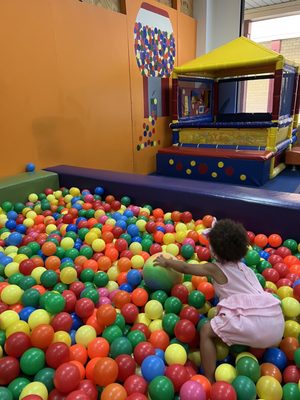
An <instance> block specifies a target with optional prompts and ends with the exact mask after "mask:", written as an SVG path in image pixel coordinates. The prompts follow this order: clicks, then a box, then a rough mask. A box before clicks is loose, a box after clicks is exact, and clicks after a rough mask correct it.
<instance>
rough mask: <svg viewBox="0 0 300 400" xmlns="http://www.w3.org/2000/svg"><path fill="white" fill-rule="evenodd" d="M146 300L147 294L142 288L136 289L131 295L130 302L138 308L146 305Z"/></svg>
mask: <svg viewBox="0 0 300 400" xmlns="http://www.w3.org/2000/svg"><path fill="white" fill-rule="evenodd" d="M148 298H149V295H148V292H147V290H145V289H143V288H136V289H134V290H133V292H132V293H131V301H132V303H133V304H135V305H136V306H138V307H143V306H144V305H145V304H146V303H147V301H148Z"/></svg>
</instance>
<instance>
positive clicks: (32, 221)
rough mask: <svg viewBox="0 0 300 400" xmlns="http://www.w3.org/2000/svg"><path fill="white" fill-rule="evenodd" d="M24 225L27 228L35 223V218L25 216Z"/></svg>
mask: <svg viewBox="0 0 300 400" xmlns="http://www.w3.org/2000/svg"><path fill="white" fill-rule="evenodd" d="M23 225H25V226H26V228H30V227H32V226H33V225H34V220H33V219H31V218H25V219H24V221H23Z"/></svg>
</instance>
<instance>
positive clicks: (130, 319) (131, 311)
mask: <svg viewBox="0 0 300 400" xmlns="http://www.w3.org/2000/svg"><path fill="white" fill-rule="evenodd" d="M121 314H122V315H123V317H124V318H125V321H126V323H127V324H133V323H134V321H135V320H136V318H137V316H138V315H139V309H138V308H137V306H136V305H135V304H132V303H127V304H124V305H123V307H122V308H121Z"/></svg>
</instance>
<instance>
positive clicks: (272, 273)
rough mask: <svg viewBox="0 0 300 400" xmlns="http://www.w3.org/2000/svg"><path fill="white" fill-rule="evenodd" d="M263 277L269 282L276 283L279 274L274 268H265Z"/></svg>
mask: <svg viewBox="0 0 300 400" xmlns="http://www.w3.org/2000/svg"><path fill="white" fill-rule="evenodd" d="M262 275H263V277H264V278H265V279H266V280H267V281H270V282H273V283H276V282H277V281H278V280H279V273H278V272H277V271H276V269H274V268H266V269H265V270H264V271H263V272H262Z"/></svg>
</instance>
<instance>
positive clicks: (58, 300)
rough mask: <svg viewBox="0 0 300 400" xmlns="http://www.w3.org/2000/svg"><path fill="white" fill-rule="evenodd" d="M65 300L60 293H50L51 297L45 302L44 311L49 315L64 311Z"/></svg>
mask: <svg viewBox="0 0 300 400" xmlns="http://www.w3.org/2000/svg"><path fill="white" fill-rule="evenodd" d="M65 305H66V300H65V299H64V297H63V296H62V295H61V294H60V293H54V292H52V294H51V296H50V297H49V298H47V299H46V301H45V310H46V311H48V312H49V313H50V314H58V313H60V312H61V311H63V310H64V308H65Z"/></svg>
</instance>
